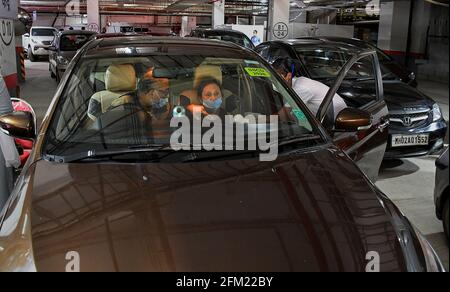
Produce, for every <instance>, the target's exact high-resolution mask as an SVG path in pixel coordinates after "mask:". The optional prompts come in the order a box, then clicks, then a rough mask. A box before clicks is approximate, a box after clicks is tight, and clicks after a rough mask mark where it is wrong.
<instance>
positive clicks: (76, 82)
mask: <svg viewBox="0 0 450 292" xmlns="http://www.w3.org/2000/svg"><path fill="white" fill-rule="evenodd" d="M244 53H245V54H244ZM298 100H299V99H298V97H296V96H293V95H291V93H290V91H289V90H288V89H287V87H286V85H285V84H284V83H283V82H282V79H281V78H279V77H276V73H274V71H272V70H271V69H270V68H268V67H266V66H265V65H264V64H263V63H261V62H260V59H259V58H258V57H257V56H256V55H253V54H248V53H247V52H244V51H240V50H231V49H224V48H222V47H220V48H217V47H214V46H212V47H211V48H210V49H205V48H204V47H203V46H202V47H198V46H181V45H180V46H174V45H171V46H169V45H160V46H159V47H157V46H155V47H152V46H143V47H127V48H114V49H108V50H105V51H103V50H97V51H95V52H93V53H90V54H87V55H85V56H84V57H82V58H80V60H79V61H78V63H77V65H76V66H75V67H74V69H73V72H72V74H71V75H70V77H69V80H68V82H67V84H66V85H65V89H64V91H63V94H62V96H61V97H60V100H59V102H58V106H57V109H56V112H55V114H54V116H53V118H52V122H51V125H50V129H49V131H48V133H49V134H48V136H47V143H46V149H47V150H46V151H47V154H48V155H55V156H56V155H57V156H66V155H74V154H76V153H79V152H81V151H88V150H90V149H97V150H117V149H130V148H132V147H136V148H139V147H141V146H140V145H170V143H171V136H172V134H173V133H174V132H175V131H176V130H177V128H176V125H175V127H173V125H171V121H172V120H173V118H174V117H177V118H183V117H186V118H187V120H188V121H192V120H193V119H195V118H196V116H195V115H194V113H197V114H201V116H202V117H208V116H213V115H214V116H217V117H219V118H220V119H221V121H222V122H223V124H224V125H225V123H226V121H225V119H227V118H228V117H231V118H232V119H233V121H234V122H235V123H236V127H237V124H239V125H240V124H246V126H245V133H246V135H247V136H245V138H244V139H247V137H253V136H250V133H251V132H252V131H258V133H260V132H259V131H263V132H264V131H265V132H267V133H268V132H269V131H272V130H274V128H273V127H272V126H273V122H274V121H273V120H272V119H270V118H269V117H270V116H271V117H275V118H276V119H277V120H278V124H279V126H278V129H276V130H277V131H278V137H279V139H288V138H290V137H308V136H314V135H318V133H319V131H318V128H317V126H315V124H314V122H313V118H311V117H310V115H309V113H308V111H307V110H306V107H305V106H304V104H302V103H301V102H300V101H298ZM261 116H262V117H267V119H264V120H263V121H262V122H261V121H259V120H258V118H260V117H261ZM248 139H250V138H248ZM247 142H248V140H247ZM223 143H225V139H224V141H223Z"/></svg>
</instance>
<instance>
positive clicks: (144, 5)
mask: <svg viewBox="0 0 450 292" xmlns="http://www.w3.org/2000/svg"><path fill="white" fill-rule="evenodd" d="M79 1H80V3H81V9H82V11H83V9H84V10H85V8H86V0H79ZM68 2H70V1H69V0H61V1H58V0H56V1H49V0H20V4H21V6H22V7H23V8H25V9H26V10H27V11H31V10H36V11H41V12H64V11H65V6H66V4H67V3H68ZM212 2H213V0H100V11H101V13H104V14H108V13H112V14H155V13H166V14H172V13H174V14H210V12H211V3H212ZM368 2H370V0H353V1H342V0H340V1H336V0H291V7H292V9H303V7H309V8H312V7H324V6H328V7H343V6H354V5H355V4H356V5H365V4H367V3H368ZM225 3H226V12H227V14H242V15H258V14H267V6H268V0H259V1H258V0H226V2H225Z"/></svg>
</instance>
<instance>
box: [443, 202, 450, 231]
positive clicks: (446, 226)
mask: <svg viewBox="0 0 450 292" xmlns="http://www.w3.org/2000/svg"><path fill="white" fill-rule="evenodd" d="M449 202H450V199H447V201H446V202H445V205H444V210H443V216H442V217H443V221H444V232H445V235H446V236H447V239H449V237H448V235H449V232H448V224H449V222H448V220H449V214H448V212H449V211H448V205H449Z"/></svg>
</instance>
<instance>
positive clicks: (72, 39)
mask: <svg viewBox="0 0 450 292" xmlns="http://www.w3.org/2000/svg"><path fill="white" fill-rule="evenodd" d="M88 40H89V35H86V34H79V35H77V34H69V35H63V36H61V44H60V48H61V51H77V50H79V49H81V47H83V46H84V44H85V43H86V42H87V41H88Z"/></svg>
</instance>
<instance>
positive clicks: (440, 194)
mask: <svg viewBox="0 0 450 292" xmlns="http://www.w3.org/2000/svg"><path fill="white" fill-rule="evenodd" d="M449 190H450V189H449V185H448V147H447V149H446V150H445V151H444V153H443V154H442V155H441V156H440V157H439V159H438V160H437V161H436V187H435V189H434V198H435V202H436V214H437V217H438V218H439V220H442V221H443V223H444V231H445V235H446V236H447V239H449V232H448V225H449V215H448V214H449V209H448V205H449V200H450V196H449Z"/></svg>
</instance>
